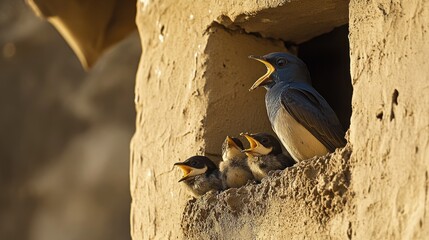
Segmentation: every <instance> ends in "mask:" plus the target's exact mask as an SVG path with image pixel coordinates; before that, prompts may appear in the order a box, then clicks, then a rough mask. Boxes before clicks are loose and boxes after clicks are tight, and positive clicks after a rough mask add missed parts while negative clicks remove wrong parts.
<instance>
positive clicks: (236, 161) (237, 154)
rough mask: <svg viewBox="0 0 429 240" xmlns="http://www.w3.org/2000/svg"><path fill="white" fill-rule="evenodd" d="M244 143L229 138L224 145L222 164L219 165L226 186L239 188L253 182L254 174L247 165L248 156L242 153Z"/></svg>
mask: <svg viewBox="0 0 429 240" xmlns="http://www.w3.org/2000/svg"><path fill="white" fill-rule="evenodd" d="M242 150H243V143H242V142H241V141H240V140H239V139H238V138H231V137H229V136H227V137H226V138H225V141H224V142H223V144H222V160H223V161H222V162H220V164H219V169H220V172H221V173H222V180H223V182H224V185H226V186H227V187H228V188H239V187H241V186H244V185H246V183H247V182H248V181H249V180H253V174H252V172H251V171H250V169H249V166H248V165H247V157H246V154H244V153H243V152H241V151H242Z"/></svg>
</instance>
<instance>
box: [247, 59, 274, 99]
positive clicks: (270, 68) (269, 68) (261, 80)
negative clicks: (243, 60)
mask: <svg viewBox="0 0 429 240" xmlns="http://www.w3.org/2000/svg"><path fill="white" fill-rule="evenodd" d="M249 58H251V59H255V60H257V61H259V62H261V63H263V64H264V65H265V66H266V67H267V72H266V73H265V74H264V75H263V76H262V77H260V78H259V79H258V80H256V82H255V83H254V84H253V85H252V87H251V88H250V89H249V91H252V90H254V89H255V88H257V87H259V86H260V85H261V84H262V83H264V82H265V81H267V80H269V79H270V76H271V74H272V73H273V72H274V70H275V68H274V66H273V65H271V63H269V62H268V61H266V60H265V59H264V58H263V57H258V56H253V55H251V56H249Z"/></svg>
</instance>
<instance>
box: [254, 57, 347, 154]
mask: <svg viewBox="0 0 429 240" xmlns="http://www.w3.org/2000/svg"><path fill="white" fill-rule="evenodd" d="M250 58H253V59H256V60H258V61H260V62H262V63H264V64H265V66H266V67H267V69H268V71H267V73H266V74H264V75H263V76H262V77H261V78H259V79H258V80H257V81H256V82H255V83H254V84H253V86H252V87H251V88H250V90H253V89H255V88H257V87H259V86H264V87H265V89H267V93H266V95H265V104H266V108H267V113H268V118H269V120H270V122H271V126H272V128H273V130H274V132H275V133H276V134H277V136H278V137H279V138H280V141H281V142H282V143H283V145H284V147H285V148H286V150H287V151H288V152H289V153H290V155H291V156H292V157H293V158H294V159H295V160H296V161H301V160H305V159H309V158H312V157H314V156H323V155H325V154H327V153H328V152H333V151H334V150H335V149H336V148H339V147H344V146H345V144H346V141H345V139H344V131H343V128H342V126H341V124H340V122H339V120H338V118H337V115H336V114H335V112H334V111H333V110H332V108H331V107H330V106H329V104H328V103H327V102H326V100H325V99H324V98H323V97H322V96H321V95H320V94H319V93H318V92H317V91H316V89H314V88H313V87H312V86H311V78H310V73H309V72H308V69H307V66H306V65H305V63H304V62H303V61H301V60H300V59H299V58H298V57H296V56H294V55H292V54H289V53H270V54H268V55H265V56H263V57H254V56H250Z"/></svg>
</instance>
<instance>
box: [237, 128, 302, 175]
mask: <svg viewBox="0 0 429 240" xmlns="http://www.w3.org/2000/svg"><path fill="white" fill-rule="evenodd" d="M242 136H244V137H245V138H246V139H247V141H248V142H249V144H250V147H249V148H248V149H244V150H243V152H244V153H246V155H247V156H248V158H247V163H248V165H249V168H250V170H251V171H252V174H253V176H254V177H255V179H256V180H258V181H261V179H262V178H264V177H266V176H267V175H268V173H269V172H270V171H274V170H283V169H285V168H287V167H291V166H293V165H294V164H295V161H294V160H293V159H292V158H290V157H288V156H286V155H284V154H283V150H282V146H281V144H280V142H279V141H278V140H277V138H275V137H274V136H272V135H271V134H268V133H256V134H248V133H242Z"/></svg>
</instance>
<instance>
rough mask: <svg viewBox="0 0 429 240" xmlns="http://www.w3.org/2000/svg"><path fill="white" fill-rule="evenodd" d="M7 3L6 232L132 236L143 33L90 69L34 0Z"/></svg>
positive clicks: (1, 37)
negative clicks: (32, 5)
mask: <svg viewBox="0 0 429 240" xmlns="http://www.w3.org/2000/svg"><path fill="white" fill-rule="evenodd" d="M0 8H1V9H2V10H3V11H2V15H1V17H0V26H1V27H0V50H1V52H0V53H1V54H2V55H1V57H0V72H1V81H0V84H1V87H0V109H2V111H1V117H0V126H1V132H2V138H1V140H0V164H1V167H0V171H1V172H0V180H1V181H0V185H1V189H2V191H1V193H0V194H1V195H0V212H1V216H0V239H34V240H37V239H91V240H92V239H103V240H104V239H129V238H130V234H129V205H130V196H129V177H128V176H129V174H128V170H129V167H128V166H129V141H130V138H131V136H132V134H133V132H134V122H135V113H134V112H135V111H134V103H133V95H134V79H135V74H136V69H137V64H138V60H139V57H140V43H139V39H138V36H137V34H133V35H132V36H131V37H130V38H128V39H127V40H125V41H124V42H122V43H121V44H120V45H119V46H117V47H115V48H114V49H111V50H110V51H109V52H108V53H107V54H106V55H105V56H104V58H103V59H101V61H100V62H99V63H98V64H97V65H96V66H95V67H94V69H92V70H91V71H89V72H88V73H84V72H83V70H82V67H81V66H80V64H79V62H78V60H77V58H76V57H75V55H74V54H73V53H72V51H71V50H70V49H69V47H68V46H67V44H66V43H65V42H64V40H63V39H62V38H61V37H60V36H59V34H58V33H57V32H56V31H55V30H54V29H53V27H51V26H50V25H49V24H48V23H47V22H43V21H41V20H39V19H37V18H36V17H35V16H34V14H33V13H32V12H31V11H30V10H29V9H28V7H27V6H26V5H25V4H24V2H22V1H12V0H8V1H1V2H0Z"/></svg>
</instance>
